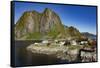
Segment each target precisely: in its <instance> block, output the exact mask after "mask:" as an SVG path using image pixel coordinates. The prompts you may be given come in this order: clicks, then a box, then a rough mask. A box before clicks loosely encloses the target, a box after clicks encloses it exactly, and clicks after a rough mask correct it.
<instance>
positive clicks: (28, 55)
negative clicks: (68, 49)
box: [13, 40, 68, 66]
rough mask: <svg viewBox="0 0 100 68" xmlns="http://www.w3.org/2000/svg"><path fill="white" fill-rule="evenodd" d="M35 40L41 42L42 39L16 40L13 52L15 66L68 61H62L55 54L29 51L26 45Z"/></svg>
mask: <svg viewBox="0 0 100 68" xmlns="http://www.w3.org/2000/svg"><path fill="white" fill-rule="evenodd" d="M34 42H41V40H38V41H36V40H35V41H32V40H27V41H15V54H13V55H15V66H29V65H33V66H39V65H48V64H49V65H50V64H64V63H68V62H67V61H65V60H63V61H62V60H60V59H58V58H56V57H54V56H48V55H43V54H33V53H32V52H29V51H27V49H26V47H27V46H29V45H30V44H33V43H34Z"/></svg>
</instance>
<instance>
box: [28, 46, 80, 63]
mask: <svg viewBox="0 0 100 68" xmlns="http://www.w3.org/2000/svg"><path fill="white" fill-rule="evenodd" d="M27 50H28V51H31V52H32V53H37V54H46V55H54V56H55V57H57V58H59V59H61V60H67V61H69V62H72V61H75V60H76V59H77V56H78V54H79V49H71V50H70V49H69V47H67V46H57V45H54V46H46V45H42V46H41V45H34V44H31V45H30V46H28V47H27Z"/></svg>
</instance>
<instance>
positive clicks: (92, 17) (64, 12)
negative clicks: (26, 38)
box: [14, 2, 97, 34]
mask: <svg viewBox="0 0 100 68" xmlns="http://www.w3.org/2000/svg"><path fill="white" fill-rule="evenodd" d="M45 8H49V9H51V10H52V11H54V12H55V13H57V14H58V15H59V17H60V19H61V22H62V24H64V25H67V26H74V27H75V28H77V29H78V30H79V31H80V32H89V33H92V34H96V28H97V27H96V20H97V19H96V7H95V6H80V5H68V4H66V5H60V4H44V3H33V2H31V3H30V2H15V5H14V15H15V20H14V23H16V22H17V21H18V19H19V18H20V17H21V16H22V14H23V13H24V12H25V11H33V10H35V11H37V12H40V13H42V12H43V11H44V9H45Z"/></svg>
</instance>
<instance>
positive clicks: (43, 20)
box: [15, 8, 64, 39]
mask: <svg viewBox="0 0 100 68" xmlns="http://www.w3.org/2000/svg"><path fill="white" fill-rule="evenodd" d="M52 29H53V30H55V31H56V32H59V33H62V31H63V30H64V28H63V25H62V23H61V20H60V18H59V16H58V15H57V14H56V13H55V12H54V11H52V10H51V9H48V8H46V9H45V10H44V12H43V13H38V12H36V11H29V12H24V14H23V15H22V16H21V18H20V19H19V20H18V22H17V23H16V25H15V36H16V38H17V39H18V38H21V37H23V36H25V35H27V34H30V33H35V32H38V33H40V34H43V35H46V34H48V32H50V31H52Z"/></svg>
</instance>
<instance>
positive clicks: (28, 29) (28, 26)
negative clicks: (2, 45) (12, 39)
mask: <svg viewBox="0 0 100 68" xmlns="http://www.w3.org/2000/svg"><path fill="white" fill-rule="evenodd" d="M37 19H38V20H37ZM39 19H40V15H39V13H38V12H36V11H32V12H24V14H23V15H22V16H21V18H20V19H19V20H18V22H17V23H16V26H15V35H16V37H17V38H19V37H21V36H23V35H25V34H27V33H32V32H38V31H39V25H38V23H39Z"/></svg>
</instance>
